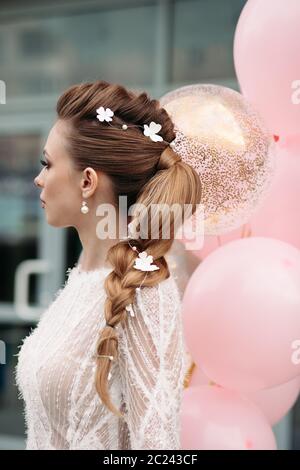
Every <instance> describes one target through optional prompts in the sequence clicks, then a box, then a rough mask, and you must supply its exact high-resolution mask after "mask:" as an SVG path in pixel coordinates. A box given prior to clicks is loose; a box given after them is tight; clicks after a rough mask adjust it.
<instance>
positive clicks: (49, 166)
mask: <svg viewBox="0 0 300 470" xmlns="http://www.w3.org/2000/svg"><path fill="white" fill-rule="evenodd" d="M66 126H67V124H66V123H65V122H63V121H57V122H56V123H55V124H54V126H53V127H52V129H51V131H50V133H49V135H48V138H47V142H46V145H45V149H44V158H43V160H44V161H45V166H43V168H42V170H41V172H40V173H39V175H38V176H36V178H35V179H34V183H35V184H36V185H37V186H39V187H40V188H41V194H40V198H41V199H42V200H43V201H44V202H45V204H42V205H43V207H44V210H45V214H46V218H47V222H48V223H49V224H50V225H52V226H54V227H70V226H75V227H76V226H77V225H78V223H79V222H80V219H81V217H82V213H81V212H80V208H81V203H82V200H83V198H82V190H81V186H80V183H81V179H82V172H79V171H78V170H76V169H75V168H74V164H73V161H72V159H71V157H70V156H69V155H68V153H67V151H66V145H65V142H66V140H65V139H66V138H65V131H66Z"/></svg>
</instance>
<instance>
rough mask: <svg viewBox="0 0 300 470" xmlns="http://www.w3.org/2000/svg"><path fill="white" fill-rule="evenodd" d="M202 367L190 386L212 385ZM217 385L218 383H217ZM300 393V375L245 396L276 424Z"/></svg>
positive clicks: (271, 423)
mask: <svg viewBox="0 0 300 470" xmlns="http://www.w3.org/2000/svg"><path fill="white" fill-rule="evenodd" d="M212 384H213V381H212V380H211V379H210V378H209V377H207V376H206V375H205V374H204V372H203V371H202V370H201V369H200V367H197V366H196V367H195V368H194V370H193V372H192V376H191V378H190V381H189V387H198V386H199V385H212ZM215 385H217V384H215ZM299 393H300V376H299V377H296V378H295V379H293V380H290V381H289V382H287V383H284V384H282V385H277V387H273V388H266V389H265V390H259V391H257V392H252V393H251V392H248V393H245V394H244V396H245V397H246V398H248V399H249V400H250V401H251V402H252V403H254V404H255V405H256V406H258V408H259V409H260V410H261V411H262V412H263V414H264V415H265V416H266V418H267V420H268V422H269V424H270V425H271V426H274V425H275V424H276V423H278V422H279V421H280V420H281V419H282V418H283V417H284V416H285V415H286V414H287V412H288V411H289V410H290V409H291V408H292V407H293V406H294V404H295V403H296V401H297V398H298V395H299Z"/></svg>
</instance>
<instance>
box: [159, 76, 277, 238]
mask: <svg viewBox="0 0 300 470" xmlns="http://www.w3.org/2000/svg"><path fill="white" fill-rule="evenodd" d="M160 105H161V106H162V107H163V108H164V109H166V111H167V112H168V114H169V115H170V117H171V118H172V120H173V122H174V125H175V132H176V139H175V140H174V150H175V151H176V152H177V153H178V154H179V155H180V156H181V158H182V159H183V161H185V162H186V163H188V164H190V165H191V166H193V167H194V168H195V170H196V171H197V173H198V174H199V177H200V180H201V184H202V200H201V204H203V206H204V234H205V235H220V234H224V233H227V232H230V231H231V230H234V229H236V228H238V227H240V226H242V225H243V224H244V223H246V222H247V221H248V220H249V218H250V216H251V215H252V214H253V213H254V212H255V211H256V210H257V208H258V207H259V205H260V203H261V202H262V201H263V199H264V197H265V195H266V193H268V191H269V188H270V186H271V182H272V179H273V175H274V170H275V168H276V153H275V142H274V139H273V136H272V135H271V134H270V132H269V131H268V129H267V128H266V126H265V124H264V122H263V120H262V118H261V117H260V115H259V114H258V113H257V111H256V110H254V109H253V107H252V105H251V104H250V103H249V102H247V100H246V99H245V98H244V97H243V96H242V95H241V94H240V93H238V92H237V91H234V90H231V89H230V88H226V87H223V86H218V85H210V84H197V85H188V86H184V87H181V88H178V89H176V90H173V91H171V92H169V93H167V94H165V95H164V96H163V97H161V98H160Z"/></svg>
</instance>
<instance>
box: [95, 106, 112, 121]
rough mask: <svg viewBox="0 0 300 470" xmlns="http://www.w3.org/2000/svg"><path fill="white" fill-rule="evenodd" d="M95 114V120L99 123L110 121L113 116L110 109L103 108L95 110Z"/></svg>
mask: <svg viewBox="0 0 300 470" xmlns="http://www.w3.org/2000/svg"><path fill="white" fill-rule="evenodd" d="M96 112H97V119H98V120H99V121H101V122H103V121H106V122H109V121H112V116H113V115H114V112H113V111H112V110H111V109H110V108H106V109H104V108H103V106H100V108H98V109H96Z"/></svg>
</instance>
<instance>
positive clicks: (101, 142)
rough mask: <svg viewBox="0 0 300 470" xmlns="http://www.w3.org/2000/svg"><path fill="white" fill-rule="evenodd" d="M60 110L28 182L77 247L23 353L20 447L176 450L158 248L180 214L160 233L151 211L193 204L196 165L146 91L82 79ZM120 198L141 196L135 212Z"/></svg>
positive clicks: (166, 304)
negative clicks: (23, 435)
mask: <svg viewBox="0 0 300 470" xmlns="http://www.w3.org/2000/svg"><path fill="white" fill-rule="evenodd" d="M56 111H57V119H56V121H55V123H54V125H53V127H52V128H51V130H50V132H49V135H48V138H47V141H46V144H45V149H44V152H43V153H44V160H42V165H43V168H42V169H41V172H40V173H39V174H38V175H37V176H36V178H35V180H34V183H35V185H36V186H37V188H38V189H39V190H40V194H39V196H40V198H41V201H42V205H43V208H44V214H45V217H46V220H47V223H48V224H50V225H52V226H53V227H58V228H60V227H74V228H75V229H76V231H77V232H78V236H79V238H80V241H81V244H82V254H81V257H80V261H79V262H78V263H77V264H76V265H75V266H73V267H72V268H69V269H68V271H67V274H68V276H67V280H66V282H65V284H64V286H63V287H62V288H61V289H59V291H58V292H57V294H56V295H55V298H54V299H53V302H52V303H51V304H50V305H49V307H48V308H47V309H46V311H45V312H43V314H42V316H41V318H40V319H39V322H38V324H37V327H36V328H35V329H34V330H33V331H32V332H31V333H30V335H28V336H27V337H26V338H25V339H24V341H23V344H22V346H21V349H20V352H19V354H18V356H19V357H18V364H17V368H16V381H17V385H18V388H19V390H20V397H21V398H23V399H24V402H25V422H26V431H27V442H26V449H67V450H75V449H91V450H100V449H102V450H123V449H180V448H181V447H180V406H181V400H182V394H183V388H184V386H183V382H184V374H185V372H186V369H187V363H186V360H187V359H186V355H185V351H186V346H185V342H184V335H183V325H182V317H181V296H180V294H179V291H178V288H177V285H176V282H175V281H174V278H173V276H172V273H171V272H170V270H169V267H168V263H167V261H166V258H165V255H166V254H167V252H168V251H169V250H170V248H171V247H172V243H173V242H174V230H172V229H173V228H174V223H175V218H174V217H172V215H171V217H170V218H169V225H170V232H169V233H170V236H168V237H164V236H163V223H164V215H162V217H159V218H158V225H157V230H158V231H157V233H158V236H157V237H152V233H151V236H149V226H150V224H147V223H145V222H147V221H148V222H151V220H152V217H153V214H152V215H151V217H150V208H152V207H156V208H157V207H160V205H163V207H165V208H169V207H171V206H172V205H173V204H177V205H179V206H180V207H183V205H185V204H186V205H191V207H192V211H193V213H194V212H195V210H196V206H197V204H199V203H200V199H201V184H200V180H199V177H198V175H197V173H196V172H195V170H194V169H193V168H192V167H191V166H189V165H188V164H186V163H184V162H183V161H182V160H181V158H180V156H179V155H178V154H177V153H176V152H175V151H174V149H173V148H172V145H170V144H172V141H173V140H174V139H175V132H174V123H173V122H172V120H171V118H170V116H169V115H168V113H167V112H166V110H165V109H163V108H161V107H160V105H159V101H157V100H154V99H150V97H149V96H148V95H147V93H146V92H142V93H140V94H137V93H134V92H133V91H130V90H128V89H126V88H125V87H123V86H121V85H119V84H111V83H108V82H106V81H96V82H92V83H82V84H78V85H74V86H72V87H70V88H69V89H67V90H66V91H65V92H64V93H63V94H62V95H61V96H60V97H59V99H58V102H57V108H56ZM124 200H125V201H126V207H127V208H130V207H132V206H134V205H136V206H135V207H139V208H141V207H142V208H144V209H146V212H144V213H143V214H144V216H143V218H140V219H139V224H137V223H136V222H137V213H134V214H128V211H124V210H123V209H122V207H121V201H122V203H123V201H124ZM110 210H111V211H110ZM107 211H108V212H107ZM107 213H109V216H107V217H106V218H105V217H104V216H105V215H106V214H107ZM145 214H146V215H145ZM103 217H104V219H103ZM124 227H125V233H124V231H123V232H122V229H124ZM145 230H146V233H147V236H146V237H144V236H142V233H144V231H145ZM103 233H107V234H108V236H107V237H106V238H105V237H104V236H102V235H103Z"/></svg>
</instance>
